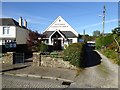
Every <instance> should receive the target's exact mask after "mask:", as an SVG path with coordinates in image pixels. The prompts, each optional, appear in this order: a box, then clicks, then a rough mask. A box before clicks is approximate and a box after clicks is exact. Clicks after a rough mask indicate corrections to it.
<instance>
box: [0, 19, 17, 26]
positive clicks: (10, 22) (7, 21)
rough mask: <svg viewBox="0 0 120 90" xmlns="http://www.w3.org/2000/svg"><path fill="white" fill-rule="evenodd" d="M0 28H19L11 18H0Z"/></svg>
mask: <svg viewBox="0 0 120 90" xmlns="http://www.w3.org/2000/svg"><path fill="white" fill-rule="evenodd" d="M0 26H19V23H18V22H17V21H15V20H14V19H12V18H0Z"/></svg>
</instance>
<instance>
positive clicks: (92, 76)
mask: <svg viewBox="0 0 120 90" xmlns="http://www.w3.org/2000/svg"><path fill="white" fill-rule="evenodd" d="M84 67H85V69H84V70H83V71H82V72H80V74H79V75H78V77H77V78H76V79H75V82H74V83H72V84H71V86H70V87H69V88H118V65H116V64H113V63H111V62H110V60H108V59H107V58H106V57H105V56H103V55H102V54H101V53H99V52H98V51H96V50H93V49H91V48H90V47H86V56H85V62H84Z"/></svg>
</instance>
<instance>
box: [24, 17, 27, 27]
mask: <svg viewBox="0 0 120 90" xmlns="http://www.w3.org/2000/svg"><path fill="white" fill-rule="evenodd" d="M24 26H25V27H26V28H27V21H26V19H25V20H24Z"/></svg>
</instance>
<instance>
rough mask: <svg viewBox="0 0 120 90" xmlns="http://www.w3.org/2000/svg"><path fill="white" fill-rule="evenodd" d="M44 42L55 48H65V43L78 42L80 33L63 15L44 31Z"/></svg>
mask: <svg viewBox="0 0 120 90" xmlns="http://www.w3.org/2000/svg"><path fill="white" fill-rule="evenodd" d="M43 35H45V36H46V38H44V43H45V44H47V45H52V46H53V47H54V49H56V50H60V49H63V48H64V46H65V45H69V44H71V43H76V42H78V33H77V32H76V31H75V30H74V29H73V28H72V26H70V25H69V24H68V23H67V22H66V21H65V20H64V19H63V18H62V17H61V16H59V17H58V18H57V19H56V20H55V21H54V22H53V23H52V24H51V25H50V26H49V27H48V28H47V29H46V30H45V31H44V32H43Z"/></svg>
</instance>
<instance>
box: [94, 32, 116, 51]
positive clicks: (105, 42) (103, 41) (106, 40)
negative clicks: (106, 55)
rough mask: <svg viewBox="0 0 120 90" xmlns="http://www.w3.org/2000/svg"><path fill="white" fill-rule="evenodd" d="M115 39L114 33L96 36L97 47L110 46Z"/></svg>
mask: <svg viewBox="0 0 120 90" xmlns="http://www.w3.org/2000/svg"><path fill="white" fill-rule="evenodd" d="M113 41H114V39H113V35H112V34H110V35H107V36H104V37H103V36H100V37H98V38H96V43H95V44H96V49H101V48H102V46H103V47H106V46H109V45H110V44H111V43H113Z"/></svg>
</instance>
